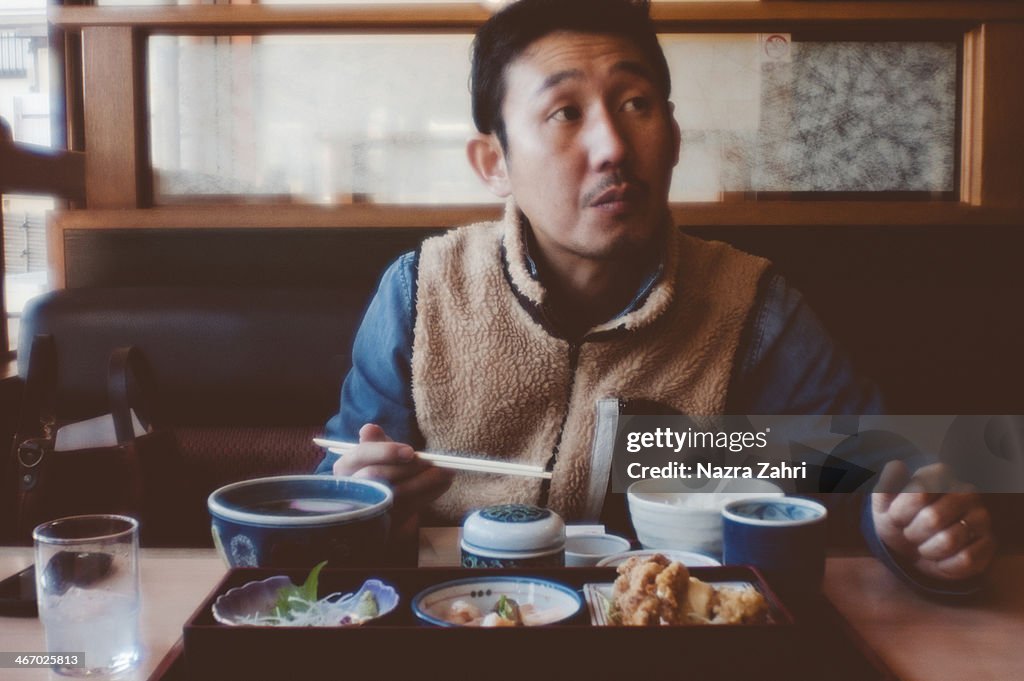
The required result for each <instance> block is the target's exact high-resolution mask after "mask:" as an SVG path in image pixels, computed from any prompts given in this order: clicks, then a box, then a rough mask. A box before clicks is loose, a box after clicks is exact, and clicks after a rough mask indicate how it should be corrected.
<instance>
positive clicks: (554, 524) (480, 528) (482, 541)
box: [460, 504, 565, 568]
mask: <svg viewBox="0 0 1024 681" xmlns="http://www.w3.org/2000/svg"><path fill="white" fill-rule="evenodd" d="M460 548H461V550H462V567H468V568H476V567H483V568H549V567H562V566H563V565H565V522H564V521H563V520H562V518H561V517H560V516H559V515H558V514H557V513H555V512H554V511H552V510H550V509H547V508H538V507H536V506H529V505H526V504H499V505H497V506H488V507H486V508H482V509H480V510H478V511H474V512H473V513H471V514H470V515H469V517H468V518H466V522H465V523H463V525H462V540H461V542H460Z"/></svg>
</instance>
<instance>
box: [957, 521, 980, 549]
mask: <svg viewBox="0 0 1024 681" xmlns="http://www.w3.org/2000/svg"><path fill="white" fill-rule="evenodd" d="M957 523H959V524H960V525H961V526H962V527H963V528H964V532H966V533H967V543H968V544H973V543H974V540H975V539H977V538H978V535H977V534H975V532H974V528H972V527H971V526H970V524H969V523H968V522H967V519H966V518H961V519H960V520H958V521H957Z"/></svg>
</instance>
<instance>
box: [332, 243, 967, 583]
mask: <svg viewBox="0 0 1024 681" xmlns="http://www.w3.org/2000/svg"><path fill="white" fill-rule="evenodd" d="M528 265H529V266H530V269H531V271H532V273H535V268H534V267H533V266H532V263H528ZM416 267H417V253H416V252H410V253H406V254H405V255H403V256H401V257H400V258H398V259H397V260H396V261H395V262H394V263H392V264H391V266H390V267H389V268H388V269H387V270H386V271H385V272H384V275H383V277H382V278H381V281H380V285H379V287H378V289H377V292H376V294H375V295H374V297H373V300H372V301H371V302H370V305H369V307H368V308H367V311H366V315H365V317H364V318H363V322H362V325H361V326H360V328H359V331H358V332H357V333H356V337H355V343H354V346H353V350H352V368H351V370H350V371H349V374H348V376H347V377H346V379H345V382H344V384H343V386H342V390H341V408H340V409H339V411H338V413H337V414H336V415H335V416H333V417H332V418H331V419H330V420H329V421H328V422H327V426H326V428H325V435H326V437H328V438H331V439H336V440H343V441H349V442H357V441H358V437H359V429H360V428H361V427H362V426H363V424H366V423H375V424H377V425H379V426H381V427H382V428H383V429H384V431H385V432H387V433H388V435H389V436H390V437H391V438H392V439H393V440H395V441H398V442H404V443H407V444H409V445H411V446H412V447H413V448H416V449H418V448H422V446H423V444H424V439H423V436H422V434H421V433H420V431H419V428H418V427H417V422H416V410H415V407H414V405H413V399H412V378H411V377H412V346H413V328H414V325H415V314H416V307H415V300H416ZM657 274H658V273H655V274H654V275H652V276H651V278H650V279H649V280H648V281H647V282H646V284H645V285H644V287H643V288H642V289H641V291H640V292H639V293H638V295H637V296H636V297H635V298H634V300H633V302H632V303H631V304H630V306H629V307H627V308H626V309H625V310H623V311H622V313H621V314H626V313H627V312H629V311H631V310H632V309H633V308H634V307H636V306H638V305H641V304H642V303H643V300H644V299H645V298H646V296H645V292H646V290H648V289H649V288H650V287H651V286H653V284H654V283H655V281H656V280H657ZM750 320H751V321H750V324H749V327H748V330H747V333H745V334H744V337H743V339H742V340H741V345H740V347H739V349H738V355H737V358H736V364H735V367H734V375H733V379H732V382H731V385H730V389H729V393H728V398H727V409H726V411H727V412H728V413H730V414H775V415H786V414H797V415H799V414H809V415H810V414H878V413H882V398H881V395H880V393H879V391H878V389H877V388H876V387H875V386H874V385H873V384H872V383H870V382H868V381H865V380H863V379H862V378H861V377H859V376H858V375H857V373H856V372H855V371H854V367H853V364H852V362H851V360H850V358H849V357H848V356H847V355H846V354H845V353H844V352H843V351H842V350H841V349H840V348H839V347H838V346H837V345H836V344H835V343H834V342H833V340H832V339H831V337H830V336H829V335H828V333H827V332H826V331H825V329H824V328H823V327H822V325H821V322H820V321H819V320H818V318H817V317H816V316H815V314H814V313H813V312H812V311H811V309H810V307H809V306H808V305H807V303H806V301H805V300H804V298H803V296H802V295H801V294H800V293H799V292H798V291H796V290H795V289H793V288H792V287H790V286H789V285H787V283H786V282H785V280H784V279H783V278H782V277H781V276H780V275H778V274H777V273H774V272H769V273H768V274H766V275H765V278H764V281H762V283H761V286H760V289H759V293H758V297H757V300H756V301H755V304H754V307H753V309H752V311H751V318H750ZM337 458H338V455H337V454H331V453H328V454H326V455H325V457H324V459H323V461H322V462H321V463H320V465H319V466H318V468H317V472H318V473H329V472H330V471H331V469H332V467H333V465H334V462H335V461H336V460H337ZM826 497H831V499H828V498H826V499H825V500H824V501H825V503H826V504H827V505H828V507H829V513H830V517H831V518H832V523H833V525H835V524H842V525H844V526H846V527H847V528H856V527H857V525H860V529H861V531H862V533H863V535H864V539H865V540H866V542H867V545H868V546H869V547H870V548H871V550H872V551H873V553H875V555H877V556H878V557H879V558H880V559H882V560H883V561H884V562H885V563H886V564H888V565H889V566H890V567H891V568H892V569H893V570H894V571H895V572H896V573H897V574H898V575H900V576H901V577H902V578H904V579H905V580H906V581H907V582H909V583H910V584H912V585H913V586H915V587H917V588H920V589H923V590H926V591H929V592H935V593H961V592H963V591H965V590H970V589H972V588H973V586H972V587H970V588H968V589H964V588H961V587H960V585H957V584H949V585H945V584H943V585H934V586H933V585H926V584H925V583H924V582H923V581H921V580H918V579H916V578H914V577H912V576H910V574H909V572H908V571H907V570H904V569H903V568H902V567H901V566H900V565H899V564H898V563H897V561H895V560H894V559H893V557H892V556H890V554H889V552H888V551H887V549H886V547H885V546H884V544H882V542H881V541H880V540H879V539H878V537H877V536H876V534H875V529H874V523H873V521H872V518H871V507H870V496H869V495H866V494H861V495H853V494H834V495H826ZM836 516H838V517H836Z"/></svg>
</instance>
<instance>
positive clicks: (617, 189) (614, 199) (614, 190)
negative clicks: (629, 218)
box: [587, 182, 640, 212]
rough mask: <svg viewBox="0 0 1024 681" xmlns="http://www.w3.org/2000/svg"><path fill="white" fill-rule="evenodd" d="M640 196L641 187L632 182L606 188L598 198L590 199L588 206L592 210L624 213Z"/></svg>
mask: <svg viewBox="0 0 1024 681" xmlns="http://www.w3.org/2000/svg"><path fill="white" fill-rule="evenodd" d="M639 194H640V190H639V187H638V186H637V185H635V184H633V183H630V182H624V183H622V184H616V185H613V186H611V187H608V188H606V189H605V190H604V191H602V192H600V193H599V194H598V195H597V196H595V197H593V198H591V199H590V201H589V203H588V204H587V205H588V206H589V207H591V208H598V209H600V210H605V211H611V212H622V211H625V210H627V209H628V208H629V207H630V206H631V205H632V204H633V203H634V202H635V201H636V199H637V197H638V196H639Z"/></svg>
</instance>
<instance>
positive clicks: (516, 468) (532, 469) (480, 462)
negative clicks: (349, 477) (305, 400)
mask: <svg viewBox="0 0 1024 681" xmlns="http://www.w3.org/2000/svg"><path fill="white" fill-rule="evenodd" d="M313 442H314V443H315V444H317V445H319V446H320V447H326V448H327V451H329V452H333V453H335V454H344V453H345V452H347V451H350V450H351V449H353V448H354V447H355V446H356V445H355V444H353V443H351V442H341V441H339V440H326V439H324V438H321V437H315V438H313ZM416 456H417V457H418V458H420V459H423V460H424V461H430V462H431V463H433V464H434V465H435V466H438V467H439V468H454V469H457V470H462V471H473V472H476V473H494V474H495V475H520V476H524V477H528V478H544V479H545V480H550V479H551V472H550V471H546V470H544V468H543V467H541V466H531V465H529V464H525V463H512V462H510V461H494V460H492V459H475V458H472V457H467V456H450V455H448V454H433V453H431V452H416Z"/></svg>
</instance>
